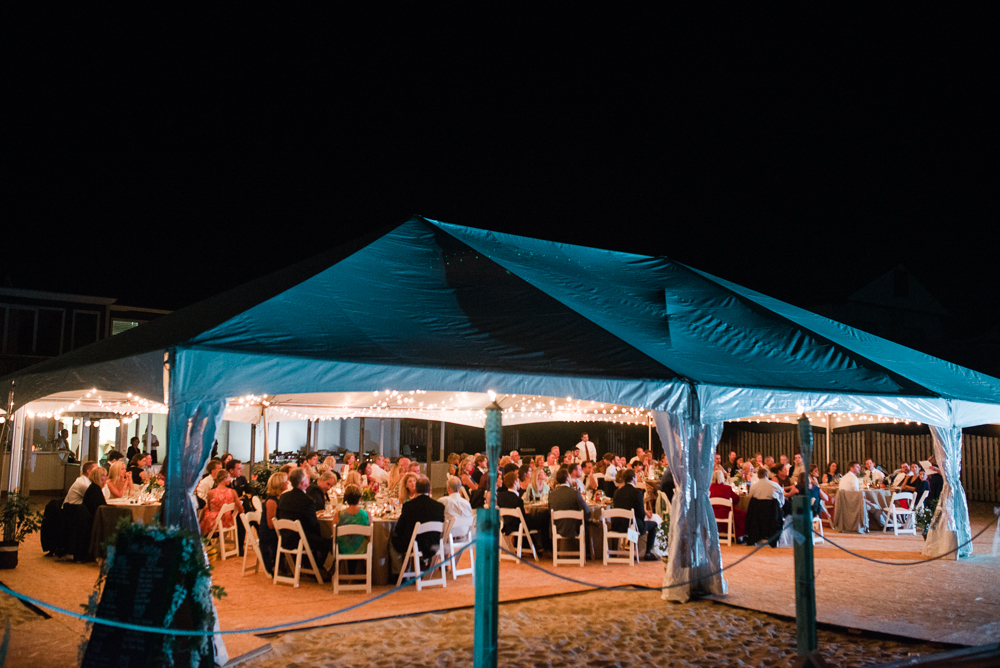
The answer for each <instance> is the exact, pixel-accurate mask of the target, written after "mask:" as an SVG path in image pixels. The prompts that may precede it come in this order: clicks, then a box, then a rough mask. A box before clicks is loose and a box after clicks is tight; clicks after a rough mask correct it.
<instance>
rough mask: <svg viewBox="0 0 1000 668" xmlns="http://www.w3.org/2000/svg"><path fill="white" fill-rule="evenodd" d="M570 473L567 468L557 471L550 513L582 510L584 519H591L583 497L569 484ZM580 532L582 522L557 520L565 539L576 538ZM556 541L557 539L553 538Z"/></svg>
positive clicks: (557, 527)
mask: <svg viewBox="0 0 1000 668" xmlns="http://www.w3.org/2000/svg"><path fill="white" fill-rule="evenodd" d="M568 481H569V471H567V470H566V469H565V468H562V469H559V470H558V471H556V486H555V487H554V488H553V489H552V491H550V492H549V511H550V512H551V511H554V510H582V511H583V519H584V521H587V520H589V519H590V508H589V507H587V504H586V502H585V501H584V500H583V496H582V495H581V494H580V492H579V491H577V490H576V488H574V487H572V486H570V484H569V482H568ZM579 530H580V520H573V519H561V520H556V531H557V532H558V533H559V535H560V536H563V537H565V538H575V537H576V536H577V534H578V532H579ZM552 540H553V541H555V540H556V537H555V536H552Z"/></svg>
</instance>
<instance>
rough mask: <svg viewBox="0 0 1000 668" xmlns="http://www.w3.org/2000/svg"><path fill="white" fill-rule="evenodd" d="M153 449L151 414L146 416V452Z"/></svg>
mask: <svg viewBox="0 0 1000 668" xmlns="http://www.w3.org/2000/svg"><path fill="white" fill-rule="evenodd" d="M152 447H153V414H152V413H149V414H147V415H146V452H152ZM81 452H82V448H81ZM129 463H131V462H129Z"/></svg>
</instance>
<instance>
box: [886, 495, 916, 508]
mask: <svg viewBox="0 0 1000 668" xmlns="http://www.w3.org/2000/svg"><path fill="white" fill-rule="evenodd" d="M897 501H906V502H907V504H910V508H912V507H913V505H912V504H913V492H893V493H892V499H891V500H890V501H889V505H890V506H895V505H897V504H896V502H897Z"/></svg>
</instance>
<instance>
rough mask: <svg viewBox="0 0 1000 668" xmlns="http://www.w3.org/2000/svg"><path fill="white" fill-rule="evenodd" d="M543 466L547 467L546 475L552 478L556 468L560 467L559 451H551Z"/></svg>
mask: <svg viewBox="0 0 1000 668" xmlns="http://www.w3.org/2000/svg"><path fill="white" fill-rule="evenodd" d="M542 468H543V469H545V475H547V476H548V477H549V478H551V477H552V476H553V475H554V474H555V472H556V469H558V468H559V453H557V452H554V451H553V452H550V453H549V456H548V457H546V458H545V464H543V465H542Z"/></svg>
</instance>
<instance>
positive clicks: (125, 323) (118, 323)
mask: <svg viewBox="0 0 1000 668" xmlns="http://www.w3.org/2000/svg"><path fill="white" fill-rule="evenodd" d="M143 322H145V321H143V320H124V319H121V318H115V319H113V320H112V321H111V336H114V335H115V334H121V333H122V332H126V331H128V330H130V329H132V328H133V327H138V326H139V325H141V324H142V323H143Z"/></svg>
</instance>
